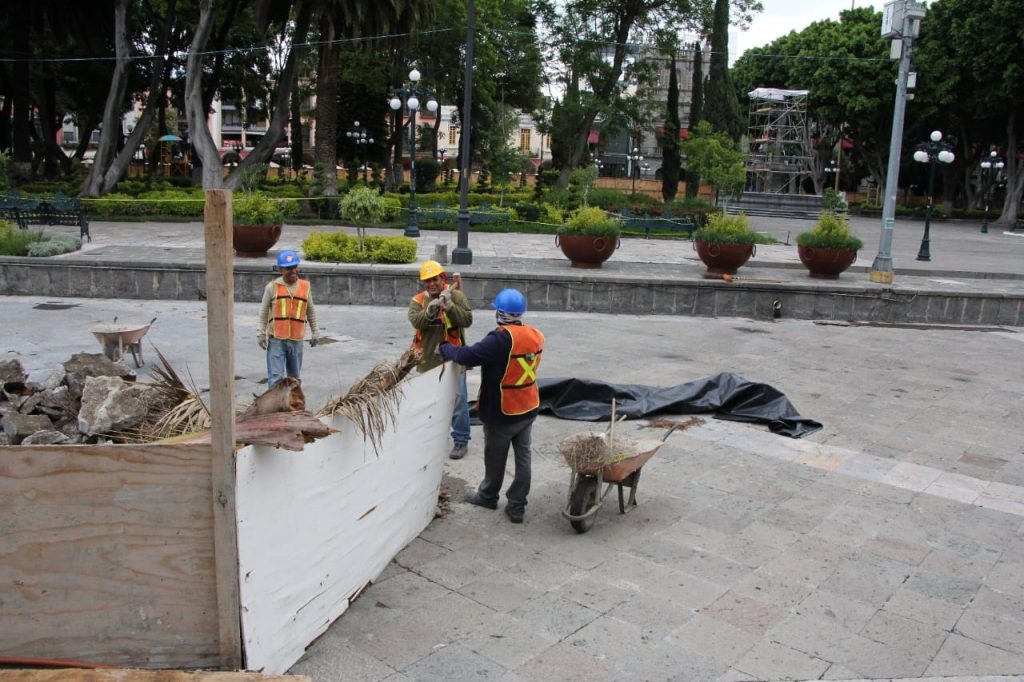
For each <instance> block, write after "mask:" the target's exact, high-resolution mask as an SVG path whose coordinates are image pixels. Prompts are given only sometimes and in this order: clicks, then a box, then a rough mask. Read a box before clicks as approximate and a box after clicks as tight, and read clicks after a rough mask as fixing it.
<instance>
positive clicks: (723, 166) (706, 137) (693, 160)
mask: <svg viewBox="0 0 1024 682" xmlns="http://www.w3.org/2000/svg"><path fill="white" fill-rule="evenodd" d="M683 149H684V150H685V151H686V159H687V162H688V164H689V165H690V167H691V168H693V170H694V172H696V173H699V174H700V176H701V177H702V178H703V179H704V181H705V182H707V183H708V184H709V185H711V188H712V190H713V191H714V193H715V203H716V204H717V203H718V199H719V195H720V194H722V193H724V194H725V195H726V196H732V195H734V194H737V193H739V191H740V190H741V189H742V188H743V181H744V180H745V179H746V171H745V170H744V168H743V154H742V153H741V152H740V150H739V148H738V147H737V145H736V142H734V141H733V139H732V138H731V137H729V134H728V133H726V132H724V131H720V130H714V129H713V128H712V127H711V124H710V123H708V122H707V121H701V122H700V123H699V124H698V125H697V128H696V130H691V131H690V136H689V137H688V138H687V139H686V141H685V142H683Z"/></svg>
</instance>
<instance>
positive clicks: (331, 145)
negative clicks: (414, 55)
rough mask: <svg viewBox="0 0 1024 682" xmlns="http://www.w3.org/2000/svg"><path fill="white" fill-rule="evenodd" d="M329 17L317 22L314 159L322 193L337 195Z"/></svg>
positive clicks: (335, 48)
mask: <svg viewBox="0 0 1024 682" xmlns="http://www.w3.org/2000/svg"><path fill="white" fill-rule="evenodd" d="M335 38H336V33H335V30H334V21H333V17H325V18H324V20H323V21H322V22H321V36H320V39H321V40H322V41H324V42H323V44H322V45H320V59H319V65H318V68H317V74H316V159H317V161H319V162H320V163H322V164H323V167H324V186H323V190H322V191H323V194H324V196H328V197H336V196H338V170H337V169H338V54H339V53H340V51H341V48H340V46H339V45H338V43H336V42H335Z"/></svg>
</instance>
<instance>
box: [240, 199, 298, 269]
mask: <svg viewBox="0 0 1024 682" xmlns="http://www.w3.org/2000/svg"><path fill="white" fill-rule="evenodd" d="M231 205H232V215H233V221H234V228H233V230H232V233H231V238H232V244H233V246H234V247H235V253H236V254H238V255H239V256H242V257H246V258H259V257H261V256H265V255H267V251H269V250H270V248H271V247H272V246H274V244H276V243H277V240H278V239H279V238H280V237H281V225H282V223H284V219H285V217H287V216H288V215H293V214H294V213H297V212H298V208H299V207H298V203H297V202H295V201H293V200H286V199H272V198H270V197H268V196H267V195H266V194H264V193H262V192H239V193H236V194H235V195H234V196H233V197H232V201H231Z"/></svg>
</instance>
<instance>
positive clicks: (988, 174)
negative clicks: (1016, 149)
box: [981, 152, 1006, 234]
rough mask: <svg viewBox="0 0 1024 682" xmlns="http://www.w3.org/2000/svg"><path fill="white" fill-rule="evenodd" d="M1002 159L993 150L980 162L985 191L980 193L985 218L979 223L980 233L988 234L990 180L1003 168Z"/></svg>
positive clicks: (990, 194)
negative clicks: (983, 204) (983, 203)
mask: <svg viewBox="0 0 1024 682" xmlns="http://www.w3.org/2000/svg"><path fill="white" fill-rule="evenodd" d="M1005 165H1006V164H1004V163H1003V160H1002V159H1000V158H999V155H998V154H996V153H995V152H991V153H990V154H989V155H988V157H987V158H986V159H985V160H984V161H982V162H981V173H982V175H984V176H985V192H984V194H983V195H982V199H983V200H984V202H985V219H984V220H983V221H982V223H981V232H982V234H988V205H989V201H990V200H991V198H992V182H993V181H994V180H995V179H996V178H997V177H999V171H1001V170H1002V169H1003V166H1005Z"/></svg>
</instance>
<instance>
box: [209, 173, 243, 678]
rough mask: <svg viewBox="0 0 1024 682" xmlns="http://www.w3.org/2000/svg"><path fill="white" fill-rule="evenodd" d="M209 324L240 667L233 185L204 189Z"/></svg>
mask: <svg viewBox="0 0 1024 682" xmlns="http://www.w3.org/2000/svg"><path fill="white" fill-rule="evenodd" d="M203 220H204V223H205V226H206V329H207V341H208V343H209V348H208V353H209V358H210V416H211V418H212V420H213V426H212V428H211V434H210V437H211V441H210V444H211V449H212V452H213V462H212V474H211V484H212V486H213V532H214V559H215V562H216V575H217V622H218V630H219V636H220V638H219V644H220V664H221V668H223V669H225V670H238V669H240V668H241V667H242V632H241V625H240V615H241V600H240V597H239V592H238V527H237V525H236V523H237V522H236V510H235V347H234V337H235V334H234V326H235V325H234V300H235V285H234V279H233V274H234V273H233V261H232V248H231V228H232V212H231V190H226V189H208V190H206V207H205V209H204V213H203Z"/></svg>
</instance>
